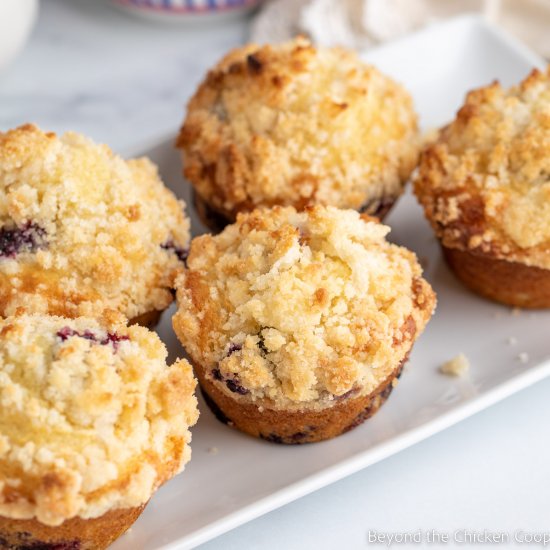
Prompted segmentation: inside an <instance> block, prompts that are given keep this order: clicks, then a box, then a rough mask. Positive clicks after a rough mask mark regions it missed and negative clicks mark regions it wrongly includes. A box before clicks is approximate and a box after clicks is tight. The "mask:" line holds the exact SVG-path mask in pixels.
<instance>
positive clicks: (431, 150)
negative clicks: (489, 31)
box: [415, 70, 550, 269]
mask: <svg viewBox="0 0 550 550" xmlns="http://www.w3.org/2000/svg"><path fill="white" fill-rule="evenodd" d="M415 190H416V194H417V195H418V198H419V200H420V202H421V203H422V204H423V206H424V208H425V211H426V215H427V217H428V219H429V220H430V222H431V223H432V225H433V227H434V229H435V231H436V233H437V235H438V237H440V238H441V239H442V241H443V244H444V245H445V246H448V247H450V248H460V249H463V250H473V251H475V250H478V251H481V252H483V253H487V254H491V255H493V256H495V257H496V258H501V259H508V260H511V261H519V262H523V263H525V264H527V265H533V266H538V267H542V268H547V269H548V268H550V254H549V250H550V249H549V247H550V70H549V71H547V72H545V73H541V72H539V71H533V72H532V73H531V74H530V75H529V76H528V77H527V78H526V79H525V80H524V81H523V82H521V83H520V84H519V85H518V86H514V87H512V88H510V89H509V90H505V89H503V88H502V87H501V86H500V84H498V83H494V84H492V85H490V86H487V87H485V88H480V89H478V90H475V91H473V92H470V93H469V94H468V96H467V98H466V103H465V105H464V106H463V107H462V108H461V109H460V111H459V112H458V115H457V117H456V119H455V120H454V121H453V122H452V123H451V124H450V125H449V126H447V127H445V128H444V129H443V130H442V131H441V132H440V135H439V138H438V139H437V140H436V142H435V143H433V144H432V145H430V146H429V147H428V148H427V150H426V151H425V152H424V153H423V155H422V160H421V163H420V169H419V173H418V177H417V178H416V181H415Z"/></svg>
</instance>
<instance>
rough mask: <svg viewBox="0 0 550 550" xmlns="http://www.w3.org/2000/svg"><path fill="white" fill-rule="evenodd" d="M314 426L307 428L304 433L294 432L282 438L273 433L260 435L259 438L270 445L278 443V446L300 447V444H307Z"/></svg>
mask: <svg viewBox="0 0 550 550" xmlns="http://www.w3.org/2000/svg"><path fill="white" fill-rule="evenodd" d="M315 430H316V428H315V426H308V428H307V430H306V431H304V432H296V433H294V434H292V435H288V436H282V435H278V434H275V433H270V434H269V435H264V434H260V437H261V438H262V439H264V440H265V441H269V442H270V443H278V444H279V445H300V444H301V443H307V441H306V440H307V438H308V437H309V432H310V431H315Z"/></svg>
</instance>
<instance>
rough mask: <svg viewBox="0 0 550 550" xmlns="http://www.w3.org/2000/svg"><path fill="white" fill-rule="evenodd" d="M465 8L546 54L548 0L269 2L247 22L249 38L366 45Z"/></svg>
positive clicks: (549, 28)
mask: <svg viewBox="0 0 550 550" xmlns="http://www.w3.org/2000/svg"><path fill="white" fill-rule="evenodd" d="M466 12H470V13H471V12H478V13H483V14H484V15H485V16H486V17H487V18H488V19H489V20H491V21H493V22H494V23H496V24H499V25H502V26H503V27H504V28H506V29H508V30H509V31H510V32H512V34H515V35H516V36H518V38H520V39H521V40H523V41H524V42H526V43H527V44H528V45H530V46H531V48H533V49H534V50H535V51H537V52H538V53H540V54H541V55H543V56H544V57H550V0H271V1H270V2H268V3H267V4H266V5H265V6H264V8H263V9H262V11H261V12H260V13H259V14H258V15H257V16H256V18H255V20H254V21H253V24H252V29H251V40H252V41H253V42H259V43H263V42H281V41H284V40H288V39H289V38H291V37H293V36H295V35H296V34H300V33H301V34H305V35H307V36H309V37H310V38H311V40H313V42H315V43H316V44H319V45H325V46H331V45H341V46H346V47H350V48H357V49H366V48H369V47H371V46H373V45H375V44H378V43H380V42H384V41H385V40H391V39H392V38H396V37H398V36H401V35H403V34H406V33H407V32H410V31H412V30H414V29H416V28H419V27H421V26H423V25H425V24H427V23H430V22H432V21H435V20H438V19H443V18H445V17H450V16H453V15H458V14H460V13H466Z"/></svg>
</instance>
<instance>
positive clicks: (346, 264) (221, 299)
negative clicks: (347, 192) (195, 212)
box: [173, 206, 435, 408]
mask: <svg viewBox="0 0 550 550" xmlns="http://www.w3.org/2000/svg"><path fill="white" fill-rule="evenodd" d="M388 232H389V228H388V227H386V226H384V225H381V224H379V223H378V222H377V221H376V220H373V219H371V218H367V217H365V216H360V215H359V214H358V213H357V212H355V211H352V210H339V209H337V208H333V207H321V206H315V207H310V208H308V209H306V210H305V211H304V212H301V213H297V212H296V210H295V209H294V208H292V207H286V208H281V207H275V209H273V210H271V211H269V210H257V211H254V212H252V213H250V214H240V215H239V216H238V218H237V223H235V224H233V225H230V226H228V227H227V228H226V229H225V230H224V231H223V232H222V233H221V234H219V235H217V236H215V237H213V236H211V235H203V236H201V237H197V238H196V239H194V240H193V242H192V244H191V251H190V255H189V259H188V270H186V271H185V272H184V273H182V274H181V275H180V276H179V277H178V279H177V281H176V285H177V289H178V290H177V299H178V311H177V313H176V315H175V316H174V320H173V321H174V328H175V330H176V333H177V335H178V337H179V339H180V340H181V342H182V343H183V345H184V346H185V349H186V350H187V352H188V353H189V355H190V357H191V358H192V360H193V362H195V363H197V364H200V365H201V366H202V367H203V368H204V369H206V371H207V372H209V376H210V377H211V379H213V380H216V381H217V382H218V384H219V386H220V388H222V389H223V390H224V391H226V392H231V394H232V395H234V396H235V397H236V398H242V399H253V400H262V399H265V400H268V401H269V405H270V406H273V407H282V408H288V407H293V406H296V407H302V406H304V405H306V406H316V407H317V406H320V407H322V406H330V405H331V404H333V403H334V400H335V399H336V398H337V397H339V396H344V395H346V394H348V395H349V392H352V393H353V392H355V393H356V394H366V393H370V392H372V391H373V390H375V389H376V388H377V387H378V386H379V384H380V383H381V382H383V381H384V380H385V379H386V378H387V377H388V376H389V375H390V374H392V373H393V372H394V371H395V370H396V369H397V367H398V366H399V364H400V363H401V362H402V361H403V360H404V359H405V357H406V356H407V354H408V352H409V351H410V349H411V346H412V344H413V342H414V340H415V338H416V337H417V336H418V335H419V334H420V333H421V332H422V330H423V329H424V327H425V325H426V323H427V322H428V319H429V318H430V316H431V314H432V311H433V309H434V306H435V295H434V293H433V291H432V289H431V287H430V286H429V284H428V283H427V282H426V281H425V280H424V279H422V277H421V268H420V265H419V264H418V262H417V260H416V257H415V255H414V253H413V252H410V251H409V250H406V249H404V248H402V247H399V246H396V245H393V244H390V243H388V242H387V241H386V239H385V236H386V234H387V233H388Z"/></svg>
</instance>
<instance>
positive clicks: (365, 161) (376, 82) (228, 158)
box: [178, 38, 419, 214]
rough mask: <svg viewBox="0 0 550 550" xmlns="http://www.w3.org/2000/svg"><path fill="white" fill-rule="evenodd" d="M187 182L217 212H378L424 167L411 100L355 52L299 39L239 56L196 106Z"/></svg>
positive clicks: (187, 147)
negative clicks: (312, 208)
mask: <svg viewBox="0 0 550 550" xmlns="http://www.w3.org/2000/svg"><path fill="white" fill-rule="evenodd" d="M178 145H179V146H180V147H181V149H182V150H183V156H184V164H185V175H186V177H187V178H188V179H189V180H190V181H191V182H192V183H193V184H194V186H195V187H196V189H197V191H198V192H199V194H200V195H201V196H202V197H203V198H204V199H205V200H206V201H207V202H208V203H209V204H210V205H211V206H213V207H214V208H217V209H218V210H220V211H222V212H225V213H227V212H229V213H233V214H234V213H236V212H238V211H243V210H252V209H253V208H255V207H256V206H258V205H266V206H271V205H274V204H279V205H292V206H294V207H296V208H298V209H301V208H303V207H304V206H305V205H307V204H329V205H333V206H339V207H342V208H354V209H360V208H363V209H364V211H366V212H368V213H370V212H374V210H375V209H376V206H377V205H378V203H379V202H380V200H381V199H383V198H384V197H388V196H389V197H396V196H398V195H400V194H401V191H402V186H403V183H404V182H405V181H406V180H407V178H408V176H409V174H410V172H411V170H412V169H413V168H414V166H415V165H416V161H417V155H418V146H419V144H418V138H417V127H416V115H415V112H414V109H413V105H412V99H411V97H410V95H409V94H408V93H407V92H406V91H405V90H404V89H403V88H402V87H401V86H400V85H398V84H397V83H395V82H394V81H393V80H391V79H390V78H388V77H386V76H384V75H383V74H381V73H380V72H379V71H378V70H377V69H375V68H374V67H372V66H369V65H366V64H364V63H363V62H361V60H360V59H359V58H358V57H357V55H356V54H355V53H353V52H351V51H347V50H344V49H340V48H319V49H316V48H314V47H313V46H312V45H311V44H310V43H309V42H308V41H307V40H305V39H303V38H298V39H296V40H294V41H292V42H287V43H284V44H281V45H278V46H274V45H271V46H263V47H259V46H257V45H253V44H252V45H248V46H245V47H242V48H238V49H236V50H233V51H232V52H230V53H229V54H228V55H227V56H226V57H225V58H223V59H222V60H221V61H220V62H219V63H218V65H216V66H215V67H214V68H213V69H212V70H211V71H210V72H209V73H208V75H207V77H206V79H205V81H204V82H203V83H202V84H201V86H200V87H199V89H198V91H197V92H196V94H195V96H194V97H193V98H192V99H191V101H190V102H189V106H188V113H187V118H186V120H185V123H184V125H183V128H182V130H181V134H180V137H179V141H178Z"/></svg>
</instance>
